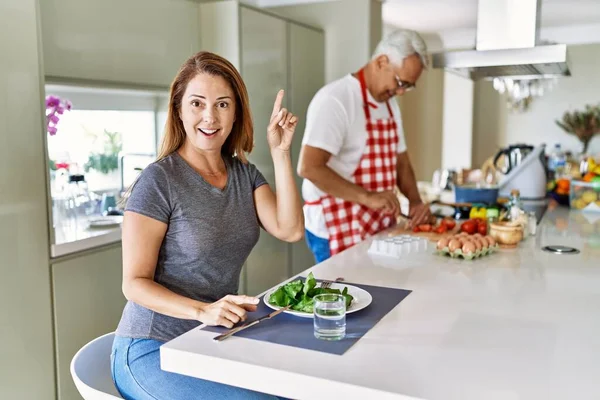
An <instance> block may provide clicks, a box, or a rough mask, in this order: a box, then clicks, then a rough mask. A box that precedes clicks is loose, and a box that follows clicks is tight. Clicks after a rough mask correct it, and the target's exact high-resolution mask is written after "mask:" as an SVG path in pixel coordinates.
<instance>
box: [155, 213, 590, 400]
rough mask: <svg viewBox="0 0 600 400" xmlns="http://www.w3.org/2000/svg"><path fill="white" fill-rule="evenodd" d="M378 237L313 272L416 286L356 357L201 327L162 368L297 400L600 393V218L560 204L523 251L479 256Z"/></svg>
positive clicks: (471, 399)
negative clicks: (384, 248) (414, 248)
mask: <svg viewBox="0 0 600 400" xmlns="http://www.w3.org/2000/svg"><path fill="white" fill-rule="evenodd" d="M381 235H384V234H381ZM369 244H370V240H368V241H365V242H363V243H362V244H360V245H358V246H355V247H353V248H351V249H349V250H347V251H345V252H343V253H341V254H339V255H337V256H335V257H332V258H331V259H329V260H327V261H325V262H323V263H321V264H319V265H316V266H315V267H313V268H311V269H310V270H311V271H313V273H314V274H315V276H316V277H318V278H321V279H335V278H337V277H339V276H342V277H344V278H345V280H346V281H347V282H356V283H364V284H369V285H377V286H387V287H395V288H403V289H409V290H412V293H411V294H410V295H409V296H408V297H407V298H406V299H405V300H404V301H402V302H401V303H400V304H399V305H398V306H397V307H396V308H394V309H393V310H392V311H391V312H390V313H389V314H387V315H386V316H385V317H384V318H383V319H382V320H381V321H380V322H379V323H378V324H377V325H376V326H375V327H374V328H373V329H371V330H370V331H369V332H367V334H366V335H365V336H364V337H363V338H361V339H360V340H359V341H358V342H357V343H356V344H355V345H354V346H353V347H352V348H350V349H349V350H348V351H347V352H346V353H345V354H344V355H341V356H338V355H331V354H325V353H321V352H316V351H311V350H303V349H299V348H294V347H288V346H282V345H276V344H272V343H267V342H263V341H256V340H252V339H246V338H240V337H232V338H230V339H228V340H226V341H223V342H221V343H217V342H214V341H213V340H212V338H213V337H214V336H215V333H212V332H207V331H203V330H200V329H194V330H191V331H189V332H187V333H186V334H184V335H182V336H180V337H178V338H176V339H174V340H172V341H170V342H169V343H167V344H165V345H164V346H162V348H161V365H162V368H163V369H165V370H167V371H172V372H177V373H180V374H185V375H190V376H195V377H198V378H202V379H208V380H213V381H217V382H222V383H226V384H230V385H235V386H240V387H245V388H248V389H252V390H257V391H262V392H267V393H272V394H276V395H278V396H284V397H288V398H294V399H316V398H327V397H330V398H340V399H342V398H348V399H350V398H351V399H430V400H438V399H440V400H441V399H444V400H496V399H508V400H513V399H514V400H525V399H536V400H537V399H539V400H549V399H575V398H576V399H600V214H587V215H585V214H581V213H579V212H573V211H569V210H567V209H563V208H558V209H555V210H552V211H548V213H547V214H546V215H545V217H544V219H543V220H542V222H541V224H540V225H539V226H538V232H537V235H536V236H535V237H530V238H528V239H527V240H526V241H524V242H522V243H521V244H520V246H519V248H518V249H516V250H500V251H499V252H498V253H495V254H492V255H490V256H488V257H485V258H482V259H478V260H475V261H463V260H456V259H450V258H444V257H441V256H437V255H434V254H424V255H420V256H410V255H409V256H407V257H406V258H404V259H400V260H392V259H385V258H379V257H373V256H369V254H368V253H367V249H368V247H369ZM548 244H552V245H557V244H558V245H567V246H574V247H576V248H578V249H579V250H581V252H580V253H579V254H576V255H555V254H550V253H547V252H544V251H542V250H541V248H542V247H543V246H545V245H548ZM430 253H431V252H430ZM307 273H308V271H306V272H304V273H303V274H302V275H306V274H307ZM250 329H252V328H250Z"/></svg>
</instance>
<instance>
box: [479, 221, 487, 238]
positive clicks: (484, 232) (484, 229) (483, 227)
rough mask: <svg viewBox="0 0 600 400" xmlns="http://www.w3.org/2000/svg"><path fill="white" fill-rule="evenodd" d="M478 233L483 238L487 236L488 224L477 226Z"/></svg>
mask: <svg viewBox="0 0 600 400" xmlns="http://www.w3.org/2000/svg"><path fill="white" fill-rule="evenodd" d="M477 232H479V234H480V235H483V236H485V235H487V224H485V223H484V222H482V223H481V224H479V225H478V226H477Z"/></svg>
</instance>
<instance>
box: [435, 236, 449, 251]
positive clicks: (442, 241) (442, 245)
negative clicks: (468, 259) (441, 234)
mask: <svg viewBox="0 0 600 400" xmlns="http://www.w3.org/2000/svg"><path fill="white" fill-rule="evenodd" d="M449 242H450V240H448V238H441V239H440V240H438V242H437V248H438V250H443V249H445V248H446V247H448V243H449Z"/></svg>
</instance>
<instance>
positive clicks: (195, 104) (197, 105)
mask: <svg viewBox="0 0 600 400" xmlns="http://www.w3.org/2000/svg"><path fill="white" fill-rule="evenodd" d="M191 104H192V106H193V107H200V102H199V101H198V100H193V101H192V103H191Z"/></svg>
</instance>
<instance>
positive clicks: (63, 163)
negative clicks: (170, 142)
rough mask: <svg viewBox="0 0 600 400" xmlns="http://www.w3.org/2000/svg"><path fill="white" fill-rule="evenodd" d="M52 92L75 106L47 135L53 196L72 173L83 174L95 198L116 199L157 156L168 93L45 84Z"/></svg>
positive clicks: (62, 116) (48, 92)
mask: <svg viewBox="0 0 600 400" xmlns="http://www.w3.org/2000/svg"><path fill="white" fill-rule="evenodd" d="M50 95H52V96H56V97H58V98H59V99H61V100H63V101H67V100H68V101H69V102H70V103H71V104H72V106H71V109H70V110H65V111H64V113H63V114H59V115H57V116H58V117H59V121H58V123H57V124H56V130H57V132H56V134H54V135H50V134H49V135H48V139H47V142H48V157H49V160H50V169H51V172H50V174H51V191H52V197H55V196H57V195H58V194H59V193H60V192H61V191H62V190H63V189H64V185H65V181H66V182H67V183H68V178H69V176H72V175H83V176H84V179H85V181H86V183H87V186H88V190H89V191H90V192H91V197H92V198H94V197H100V196H101V195H102V194H103V193H107V192H111V193H112V194H115V195H117V197H118V196H119V195H120V194H121V192H122V191H123V190H126V189H127V187H128V186H129V185H130V184H131V183H132V182H133V181H134V179H135V177H136V176H137V174H138V173H139V171H140V170H141V169H143V168H144V167H145V166H146V165H148V164H149V163H150V162H152V161H153V160H154V159H155V156H156V148H157V140H158V137H159V135H158V133H157V132H158V131H159V130H162V128H163V124H164V116H165V109H166V104H167V101H168V95H167V93H165V92H151V91H135V90H122V89H98V88H84V87H76V86H63V85H47V86H46V96H50ZM94 195H95V196H94Z"/></svg>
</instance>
